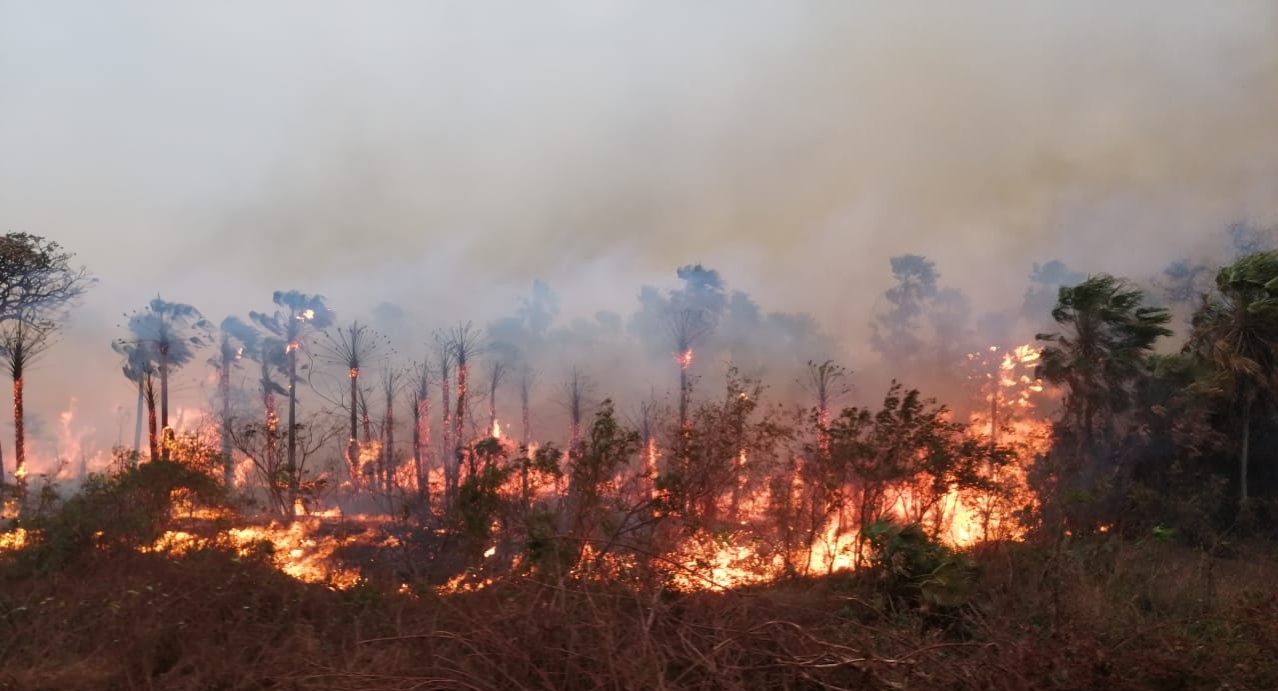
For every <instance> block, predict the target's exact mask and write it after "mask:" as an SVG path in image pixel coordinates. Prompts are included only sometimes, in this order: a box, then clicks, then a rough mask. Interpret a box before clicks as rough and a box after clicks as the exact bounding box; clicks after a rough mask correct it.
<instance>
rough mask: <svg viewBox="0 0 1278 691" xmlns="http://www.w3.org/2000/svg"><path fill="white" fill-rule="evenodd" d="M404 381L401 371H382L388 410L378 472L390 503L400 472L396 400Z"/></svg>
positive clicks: (385, 416)
mask: <svg viewBox="0 0 1278 691" xmlns="http://www.w3.org/2000/svg"><path fill="white" fill-rule="evenodd" d="M403 381H404V379H403V373H402V372H400V371H399V370H396V369H393V368H388V369H385V370H382V382H381V384H382V395H383V397H384V398H383V400H384V401H385V405H386V409H385V414H384V415H383V416H382V435H381V436H382V443H381V453H380V454H379V455H378V463H377V472H378V473H379V474H380V476H381V484H382V491H383V492H385V494H386V497H387V501H388V502H389V501H390V497H391V495H392V493H393V492H394V490H395V487H396V473H397V471H398V470H399V459H397V458H396V457H395V398H396V397H397V396H398V395H399V392H400V389H401V388H402V385H403Z"/></svg>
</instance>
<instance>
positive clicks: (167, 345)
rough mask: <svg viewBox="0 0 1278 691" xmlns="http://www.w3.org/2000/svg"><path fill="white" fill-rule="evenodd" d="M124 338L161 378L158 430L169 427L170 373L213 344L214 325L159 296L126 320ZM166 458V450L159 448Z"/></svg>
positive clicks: (193, 310)
mask: <svg viewBox="0 0 1278 691" xmlns="http://www.w3.org/2000/svg"><path fill="white" fill-rule="evenodd" d="M128 329H129V333H130V334H132V336H131V337H130V338H129V339H127V340H130V341H133V342H135V343H137V344H138V345H139V346H141V347H142V348H143V350H145V351H146V352H147V353H148V354H149V356H150V357H151V359H152V362H153V363H154V364H155V369H156V371H157V372H158V373H159V375H160V428H161V429H162V430H167V429H168V428H169V373H170V371H172V370H176V369H178V368H180V367H182V366H183V365H185V364H187V363H188V362H190V361H191V360H192V359H193V358H194V357H195V351H196V349H198V348H202V347H204V346H205V345H207V344H209V343H210V342H211V341H212V333H213V325H212V324H211V323H210V322H209V321H208V320H207V319H205V318H204V316H203V315H202V314H200V311H199V310H197V309H195V308H194V307H192V306H190V305H187V304H184V303H181V302H168V301H166V300H163V299H161V298H159V297H157V298H155V299H154V300H152V301H151V302H150V303H148V304H147V306H146V307H145V308H144V309H143V310H142V311H140V312H135V313H134V314H133V315H131V316H130V317H129V322H128ZM161 452H162V454H163V455H165V456H167V455H168V450H167V448H165V449H161Z"/></svg>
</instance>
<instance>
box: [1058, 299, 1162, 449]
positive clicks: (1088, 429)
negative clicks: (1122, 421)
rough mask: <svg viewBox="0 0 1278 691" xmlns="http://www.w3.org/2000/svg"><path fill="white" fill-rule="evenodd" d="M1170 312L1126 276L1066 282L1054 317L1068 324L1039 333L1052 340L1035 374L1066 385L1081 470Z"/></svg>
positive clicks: (1106, 431) (1067, 411)
mask: <svg viewBox="0 0 1278 691" xmlns="http://www.w3.org/2000/svg"><path fill="white" fill-rule="evenodd" d="M1170 318H1171V316H1170V314H1168V312H1167V310H1166V309H1163V308H1161V307H1150V306H1147V305H1145V304H1144V294H1143V293H1142V292H1141V290H1140V289H1139V288H1136V287H1134V286H1132V285H1131V284H1130V283H1128V282H1127V281H1126V280H1124V279H1121V278H1115V277H1113V276H1109V275H1105V274H1102V275H1099V276H1093V277H1091V278H1088V279H1087V280H1086V281H1083V282H1082V283H1080V284H1078V285H1076V286H1072V287H1070V286H1062V287H1061V289H1060V294H1059V296H1058V298H1057V303H1056V307H1055V308H1054V309H1052V319H1054V320H1055V321H1056V323H1057V324H1059V325H1060V326H1061V327H1062V329H1061V331H1060V332H1059V333H1053V334H1039V335H1038V339H1039V340H1041V341H1044V342H1046V343H1048V344H1049V345H1047V346H1046V347H1045V348H1044V349H1043V357H1042V359H1041V360H1040V361H1039V366H1038V375H1037V376H1039V377H1042V378H1043V379H1046V380H1047V381H1049V382H1052V383H1054V384H1058V385H1062V386H1064V387H1065V388H1066V396H1065V415H1066V417H1067V418H1070V420H1071V423H1072V427H1073V432H1074V438H1075V443H1076V449H1075V461H1076V462H1077V463H1078V464H1079V467H1080V468H1087V467H1088V466H1089V464H1088V463H1087V461H1088V457H1089V455H1090V454H1091V453H1092V452H1093V451H1094V450H1095V448H1096V443H1097V430H1096V426H1097V422H1098V420H1099V421H1100V424H1101V426H1102V430H1101V431H1102V432H1103V433H1104V434H1105V435H1106V436H1108V435H1109V434H1110V433H1111V432H1112V431H1113V415H1114V414H1115V413H1119V412H1121V411H1122V410H1123V409H1124V408H1126V407H1127V405H1128V404H1129V403H1130V400H1131V385H1132V383H1133V382H1135V381H1136V380H1137V378H1138V377H1139V376H1140V375H1141V373H1142V372H1143V371H1144V364H1145V360H1146V358H1147V357H1148V355H1149V354H1150V353H1151V351H1152V350H1153V348H1154V344H1155V343H1156V342H1157V341H1158V339H1159V338H1161V337H1163V336H1170V335H1171V331H1170V330H1168V329H1167V328H1166V327H1165V326H1164V325H1165V324H1166V323H1167V322H1168V321H1169V320H1170Z"/></svg>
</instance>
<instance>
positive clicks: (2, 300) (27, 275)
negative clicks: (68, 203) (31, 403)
mask: <svg viewBox="0 0 1278 691" xmlns="http://www.w3.org/2000/svg"><path fill="white" fill-rule="evenodd" d="M74 256H75V255H73V254H72V253H70V252H67V251H66V250H65V249H63V247H62V246H61V245H59V244H58V243H57V242H54V241H52V240H47V239H45V238H42V237H40V236H38V235H31V234H29V233H6V234H5V235H3V236H0V324H8V325H9V326H10V328H9V331H8V332H7V333H8V334H9V335H10V336H14V337H16V338H18V339H20V340H22V341H24V342H23V344H22V346H23V349H24V350H25V351H26V352H25V353H24V354H23V355H22V356H21V357H23V358H28V359H29V358H30V357H33V356H34V355H35V354H36V352H37V351H38V350H40V349H41V346H39V345H37V342H38V341H41V340H45V339H46V337H44V336H40V335H39V334H40V333H46V334H47V333H48V332H49V331H50V330H51V329H52V328H53V326H54V325H56V323H57V322H58V321H59V317H60V315H61V313H62V311H63V310H64V309H65V308H66V307H67V306H68V305H70V304H71V303H73V302H75V301H76V300H78V299H79V298H80V296H82V295H83V294H84V291H85V290H86V289H87V288H88V287H89V285H90V284H92V283H93V278H92V277H91V276H90V275H89V273H88V271H87V270H86V269H85V268H84V267H78V268H77V267H74V266H72V265H71V260H72V258H73V257H74ZM23 322H26V326H23ZM9 345H11V346H12V345H17V343H10V344H9ZM10 358H11V359H10V365H11V367H10V369H11V370H12V369H13V367H12V365H13V360H12V353H10ZM18 371H19V374H18V375H16V376H15V378H14V403H15V411H14V422H15V425H17V424H18V423H20V419H19V418H20V413H19V412H18V411H17V409H16V408H17V404H18V402H19V399H20V398H21V395H22V394H21V388H22V377H21V366H19V368H18ZM11 373H12V371H11ZM19 429H21V427H18V428H17V429H15V446H17V447H18V448H16V449H15V453H16V454H17V461H16V463H17V465H16V466H15V472H14V476H15V478H16V479H17V480H18V481H19V485H20V486H21V483H22V476H23V475H24V474H25V471H26V468H25V467H24V466H23V461H24V460H25V459H24V456H23V454H24V453H25V443H24V441H20V440H19V439H20V436H19V435H21V432H19V431H18V430H19ZM3 479H4V468H3V466H2V465H0V481H3Z"/></svg>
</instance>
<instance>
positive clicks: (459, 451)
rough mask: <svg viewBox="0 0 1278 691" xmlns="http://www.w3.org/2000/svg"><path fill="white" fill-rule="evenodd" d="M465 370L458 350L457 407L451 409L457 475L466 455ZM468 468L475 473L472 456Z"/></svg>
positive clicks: (461, 355) (462, 356) (471, 472)
mask: <svg viewBox="0 0 1278 691" xmlns="http://www.w3.org/2000/svg"><path fill="white" fill-rule="evenodd" d="M466 370H467V365H466V359H465V354H464V353H460V352H459V353H458V358H457V409H456V410H454V411H453V443H454V444H455V445H456V451H455V456H456V461H455V463H456V464H457V468H458V473H457V474H458V475H459V476H460V470H461V464H462V461H463V460H465V457H466V442H465V439H466V430H465V425H466V374H467V372H466ZM468 470H469V472H470V474H471V475H472V476H473V475H474V474H475V459H474V457H473V456H472V458H471V460H470V465H469V467H468ZM459 479H460V477H459Z"/></svg>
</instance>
